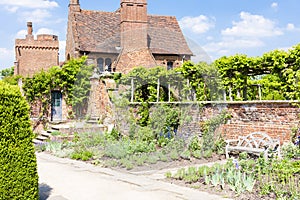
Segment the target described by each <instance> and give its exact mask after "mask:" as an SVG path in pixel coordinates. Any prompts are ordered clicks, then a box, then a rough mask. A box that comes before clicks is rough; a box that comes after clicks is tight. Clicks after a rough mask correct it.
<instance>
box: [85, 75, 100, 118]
mask: <svg viewBox="0 0 300 200" xmlns="http://www.w3.org/2000/svg"><path fill="white" fill-rule="evenodd" d="M99 78H100V76H99V75H98V74H97V72H96V70H95V71H94V74H93V75H92V77H90V83H91V91H90V97H89V104H88V111H87V115H88V117H89V118H90V119H93V120H98V119H99V117H100V107H99V105H98V104H99V103H98V102H99V101H100V95H101V93H100V82H99Z"/></svg>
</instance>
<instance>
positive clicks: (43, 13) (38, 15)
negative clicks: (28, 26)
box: [21, 9, 51, 23]
mask: <svg viewBox="0 0 300 200" xmlns="http://www.w3.org/2000/svg"><path fill="white" fill-rule="evenodd" d="M50 17H51V14H50V13H49V12H48V11H47V10H45V9H36V10H33V11H31V12H29V11H27V12H23V13H21V18H22V21H24V19H25V20H26V21H31V22H33V23H40V22H44V21H45V19H47V18H50Z"/></svg>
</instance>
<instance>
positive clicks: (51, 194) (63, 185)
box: [36, 153, 224, 200]
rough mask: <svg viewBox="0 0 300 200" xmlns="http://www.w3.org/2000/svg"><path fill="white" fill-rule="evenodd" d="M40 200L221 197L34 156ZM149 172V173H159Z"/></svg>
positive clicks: (148, 178)
mask: <svg viewBox="0 0 300 200" xmlns="http://www.w3.org/2000/svg"><path fill="white" fill-rule="evenodd" d="M36 155H37V162H38V173H39V184H40V200H45V199H48V200H97V199H101V200H105V199H109V200H114V199H115V200H119V199H122V200H126V199H128V200H129V199H130V200H135V199H143V200H147V199H149V200H156V199H157V200H160V199H162V200H165V199H168V200H173V199H186V200H193V199H197V200H199V199H203V200H204V199H205V200H221V199H224V198H222V197H219V196H216V195H212V194H208V193H206V192H201V191H199V190H194V189H191V188H186V187H183V186H178V185H174V184H171V183H167V182H164V181H160V180H157V179H156V178H155V176H154V177H151V176H149V175H148V176H147V175H145V174H139V175H138V174H132V173H125V172H119V171H115V170H112V169H108V168H101V167H97V166H94V165H91V164H88V163H84V162H80V161H76V160H70V159H62V158H57V157H54V156H52V155H49V154H47V153H37V154H36ZM161 173H162V172H160V173H152V174H161Z"/></svg>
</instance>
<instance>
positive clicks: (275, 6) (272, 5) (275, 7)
mask: <svg viewBox="0 0 300 200" xmlns="http://www.w3.org/2000/svg"><path fill="white" fill-rule="evenodd" d="M271 8H273V9H275V10H276V9H277V8H278V3H277V2H273V3H272V4H271Z"/></svg>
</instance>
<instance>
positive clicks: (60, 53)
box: [59, 41, 66, 62]
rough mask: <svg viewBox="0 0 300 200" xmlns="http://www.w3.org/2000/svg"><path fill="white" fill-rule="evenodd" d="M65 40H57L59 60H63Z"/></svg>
mask: <svg viewBox="0 0 300 200" xmlns="http://www.w3.org/2000/svg"><path fill="white" fill-rule="evenodd" d="M65 51H66V41H59V61H60V62H63V61H65Z"/></svg>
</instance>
